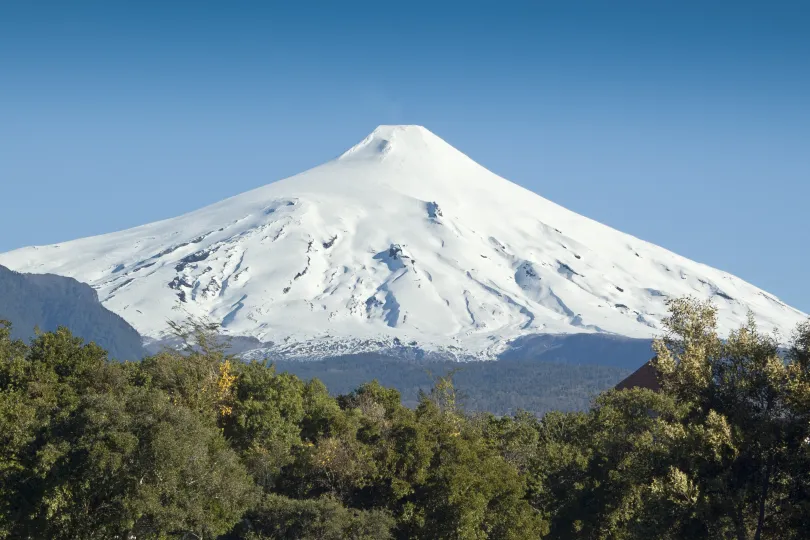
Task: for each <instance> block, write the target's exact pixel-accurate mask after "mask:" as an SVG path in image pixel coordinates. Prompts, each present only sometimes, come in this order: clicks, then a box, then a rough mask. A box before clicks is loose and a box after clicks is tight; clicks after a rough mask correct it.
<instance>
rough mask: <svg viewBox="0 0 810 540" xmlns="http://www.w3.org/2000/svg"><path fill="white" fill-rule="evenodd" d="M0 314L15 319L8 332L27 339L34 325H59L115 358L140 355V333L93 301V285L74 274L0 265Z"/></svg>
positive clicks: (48, 328)
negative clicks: (23, 270) (18, 269)
mask: <svg viewBox="0 0 810 540" xmlns="http://www.w3.org/2000/svg"><path fill="white" fill-rule="evenodd" d="M0 319H5V320H8V321H11V322H13V323H14V326H13V330H12V331H13V336H14V337H15V338H19V339H26V340H27V339H29V338H30V337H32V336H33V335H34V329H35V328H39V329H40V330H44V331H53V330H56V329H57V327H59V326H66V327H68V328H70V330H71V332H73V333H74V334H75V335H77V336H80V337H82V338H84V339H86V340H87V341H94V342H96V343H98V344H99V345H100V346H102V347H104V348H105V349H106V350H107V351H109V353H110V356H111V357H113V358H117V359H120V360H133V359H139V358H141V357H142V356H143V355H144V354H145V351H144V350H143V347H142V345H141V336H140V335H139V334H138V332H137V331H136V330H135V329H134V328H132V327H131V326H130V325H129V324H128V323H127V322H126V321H125V320H124V319H122V318H121V317H119V316H118V315H116V314H115V313H113V312H112V311H109V310H108V309H106V308H105V307H104V306H102V305H101V303H100V302H99V301H98V296H97V295H96V291H94V290H93V289H92V287H90V286H89V285H86V284H84V283H80V282H78V281H76V280H75V279H72V278H68V277H62V276H56V275H53V274H20V273H18V272H14V271H12V270H9V269H8V268H6V267H4V266H0Z"/></svg>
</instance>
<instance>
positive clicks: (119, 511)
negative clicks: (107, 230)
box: [0, 300, 810, 540]
mask: <svg viewBox="0 0 810 540" xmlns="http://www.w3.org/2000/svg"><path fill="white" fill-rule="evenodd" d="M671 307H672V314H671V317H670V319H669V320H668V325H669V328H670V334H669V335H668V337H667V338H666V339H662V340H661V341H658V342H656V343H655V345H654V346H655V351H656V353H657V358H656V360H655V364H656V367H657V368H658V370H659V372H660V378H661V382H662V384H663V388H664V391H662V392H661V393H653V392H651V391H649V390H642V389H636V390H625V391H620V392H617V391H610V392H607V393H604V394H602V395H600V396H599V397H598V398H597V399H596V400H595V402H594V403H593V406H592V408H591V409H590V410H589V411H587V412H570V413H563V412H552V413H548V414H546V415H544V416H543V417H542V418H537V417H536V416H534V415H531V414H528V413H517V414H515V415H513V416H503V417H496V416H493V415H488V414H480V413H478V414H469V413H465V412H464V411H463V410H461V408H460V407H459V406H458V404H457V399H456V392H455V388H454V386H453V384H452V381H451V379H450V378H449V377H439V378H437V380H436V382H435V385H434V386H433V389H432V391H430V392H429V393H427V394H423V395H421V396H420V397H419V400H418V403H417V404H416V406H415V407H414V408H408V407H405V406H403V405H402V402H401V399H400V396H399V394H398V392H396V391H395V390H391V389H387V388H385V387H383V386H381V385H380V384H378V383H376V382H371V383H368V384H364V385H362V386H360V387H359V388H358V389H356V390H354V391H352V392H350V393H347V394H345V395H342V396H339V397H337V398H335V397H332V396H330V395H329V393H328V392H327V390H326V387H325V386H324V385H323V384H322V383H320V382H318V381H317V380H313V381H309V382H305V381H303V380H301V379H299V378H297V377H295V376H294V375H291V374H287V373H279V372H277V371H276V370H275V368H274V366H271V365H265V364H262V363H258V362H253V363H249V364H244V363H240V362H235V361H233V359H231V358H229V357H228V356H227V355H226V354H225V353H224V352H223V350H222V349H221V348H220V347H219V346H218V345H217V344H216V343H215V342H212V341H211V339H210V333H209V330H210V329H206V328H204V327H201V326H200V325H193V326H192V327H190V328H187V329H182V328H180V329H178V330H180V331H181V332H182V333H184V334H185V335H186V337H187V338H188V346H187V347H186V348H185V350H182V351H164V352H161V353H159V354H157V355H154V356H151V357H148V358H146V359H144V360H143V361H142V362H136V363H116V362H110V361H108V360H107V356H106V353H105V351H104V350H103V349H101V348H100V347H98V346H96V345H94V344H84V343H83V342H82V340H81V339H78V338H76V337H74V336H72V335H71V334H70V332H68V330H66V329H59V330H57V331H55V332H52V333H45V334H41V335H39V336H37V337H36V338H35V339H34V340H33V342H32V343H31V344H30V345H26V344H24V343H23V342H21V341H15V340H12V339H11V338H10V329H9V328H8V325H0V538H15V539H16V538H21V539H29V538H31V539H33V538H37V539H39V538H49V539H51V538H52V539H77V538H78V539H96V538H99V539H101V538H119V539H130V538H138V539H144V538H184V539H191V538H195V539H203V538H206V539H208V538H217V537H220V538H225V539H248V538H250V539H270V538H290V539H292V538H298V539H339V538H352V539H384V538H403V539H404V538H417V539H437V538H438V539H441V538H447V539H484V538H499V539H500V538H503V539H511V538H514V539H526V538H552V539H635V538H644V539H647V538H662V539H676V538H690V539H691V538H705V539H709V538H730V539H737V540H744V539H760V538H780V539H787V538H803V537H806V533H805V531H807V530H810V444H809V443H810V325H804V326H801V327H799V328H798V329H797V332H796V335H795V336H794V339H793V345H792V347H791V348H790V350H789V351H788V353H787V355H786V356H784V357H780V356H779V348H778V346H777V342H776V340H774V339H773V338H771V337H769V336H764V335H761V334H760V333H758V332H757V330H756V328H755V326H754V325H753V323H751V324H749V325H748V326H746V327H744V328H741V329H740V330H739V331H738V332H736V333H734V334H733V335H732V336H731V337H730V338H729V339H728V340H725V341H723V340H720V339H719V338H718V336H717V334H716V332H715V312H714V310H713V309H712V308H711V306H709V305H704V304H700V303H697V302H695V301H692V300H679V301H675V302H673V303H672V306H671Z"/></svg>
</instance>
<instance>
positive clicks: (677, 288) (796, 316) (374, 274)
mask: <svg viewBox="0 0 810 540" xmlns="http://www.w3.org/2000/svg"><path fill="white" fill-rule="evenodd" d="M223 180H225V179H223ZM561 180H564V179H561ZM628 211H632V209H628ZM743 225H744V224H742V223H741V227H742V226H743ZM0 263H2V264H6V265H8V266H9V267H11V268H14V269H16V270H18V271H25V272H35V273H45V272H48V273H56V274H60V275H65V276H71V277H74V278H76V279H79V280H81V281H84V282H87V283H89V284H90V285H91V286H92V287H93V288H94V289H96V290H97V291H98V294H99V297H100V299H101V301H102V302H103V304H104V305H105V306H106V307H107V308H109V309H110V310H112V311H114V312H115V313H117V314H119V315H121V316H122V317H123V318H124V319H126V320H127V321H128V322H129V323H131V324H132V325H133V326H134V327H135V328H136V329H138V331H139V332H141V334H143V335H144V336H147V337H148V338H150V339H152V340H161V339H162V338H164V333H165V331H166V329H167V326H166V321H167V319H176V318H177V317H178V314H180V316H185V315H184V313H183V312H185V313H186V314H192V315H195V316H200V317H206V318H208V319H210V320H212V321H214V322H218V323H220V324H221V325H222V328H223V331H224V332H226V333H227V334H229V335H232V336H244V337H246V338H252V339H255V340H256V343H257V350H256V351H255V352H256V354H270V355H272V356H275V357H278V358H308V359H312V358H326V357H334V356H340V355H351V354H361V353H371V352H375V353H376V352H380V351H391V350H397V351H405V353H406V354H416V355H419V354H434V355H438V356H440V357H445V358H446V357H451V358H455V359H472V358H498V357H499V356H502V355H503V354H505V353H507V352H508V351H509V350H510V348H511V347H512V345H513V344H515V343H517V344H518V345H521V344H522V345H523V346H528V344H529V342H528V341H526V340H527V338H529V337H531V336H537V335H560V334H580V333H586V334H602V335H606V336H624V337H629V338H637V339H643V340H648V339H650V338H651V337H653V336H655V335H657V334H659V333H660V331H661V328H662V325H661V321H662V319H663V318H664V317H665V316H666V315H667V307H666V300H667V299H668V298H672V297H680V296H684V295H687V294H690V295H693V296H696V297H698V298H703V299H710V300H712V301H713V302H714V303H715V304H716V305H717V307H718V323H719V329H720V331H721V333H728V332H729V331H730V330H731V329H734V328H737V327H738V326H739V325H740V324H741V323H743V322H745V320H746V317H747V314H748V311H749V310H751V312H752V313H753V314H754V317H755V318H756V320H757V321H758V322H759V324H760V325H761V328H762V329H763V330H765V331H768V332H769V331H772V330H778V331H780V332H781V333H782V335H783V336H787V335H789V332H790V331H791V330H792V329H793V328H794V326H795V325H796V324H797V323H798V322H799V321H802V320H804V319H805V318H806V315H805V314H804V313H802V312H800V311H798V310H796V309H794V308H792V307H790V306H788V305H786V304H785V303H784V302H782V301H780V300H779V299H778V298H776V297H774V296H773V295H771V294H769V293H767V292H765V291H763V290H760V289H758V288H757V287H755V286H753V285H751V284H749V283H746V282H745V281H743V280H741V279H739V278H737V277H734V276H732V275H730V274H728V273H726V272H723V271H720V270H716V269H713V268H710V267H708V266H706V265H703V264H700V263H697V262H694V261H691V260H689V259H686V258H684V257H681V256H679V255H676V254H674V253H672V252H670V251H668V250H666V249H663V248H661V247H658V246H655V245H653V244H650V243H648V242H645V241H643V240H640V239H638V238H635V237H633V236H630V235H627V234H624V233H621V232H619V231H617V230H615V229H612V228H610V227H607V226H605V225H602V224H600V223H597V222H595V221H593V220H590V219H588V218H586V217H583V216H580V215H578V214H576V213H574V212H571V211H569V210H567V209H565V208H562V207H560V206H558V205H556V204H554V203H553V202H551V201H548V200H546V199H544V198H542V197H541V196H539V195H537V194H535V193H532V192H531V191H528V190H526V189H524V188H522V187H520V186H518V185H516V184H514V183H512V182H509V181H508V180H505V179H503V178H501V177H499V176H497V175H496V174H494V173H492V172H490V171H488V170H487V169H485V168H484V167H482V166H481V165H479V164H477V163H476V162H474V161H473V160H472V159H470V158H469V157H467V156H466V155H464V154H462V153H461V152H459V151H458V150H456V149H455V148H453V147H452V146H450V145H449V144H447V143H446V142H445V141H443V140H442V139H440V138H439V137H437V136H436V135H434V134H433V133H431V132H430V131H428V130H427V129H425V128H422V127H419V126H380V127H379V128H377V129H376V130H374V132H373V133H371V135H369V136H368V137H367V138H366V139H364V140H363V141H362V142H360V143H359V144H357V145H355V146H354V147H352V148H351V149H350V150H349V151H347V152H345V153H344V154H343V155H341V156H340V157H338V158H337V159H334V160H332V161H329V162H327V163H325V164H324V165H321V166H319V167H316V168H314V169H311V170H309V171H306V172H303V173H301V174H299V175H296V176H294V177H291V178H288V179H286V180H282V181H279V182H274V183H271V184H268V185H266V186H263V187H260V188H258V189H255V190H253V191H249V192H247V193H243V194H241V195H237V196H234V197H231V198H229V199H226V200H224V201H221V202H219V203H216V204H213V205H211V206H208V207H206V208H202V209H200V210H197V211H194V212H191V213H189V214H185V215H183V216H180V217H177V218H174V219H167V220H164V221H160V222H156V223H151V224H148V225H143V226H140V227H136V228H133V229H129V230H126V231H121V232H115V233H111V234H106V235H102V236H97V237H92V238H84V239H80V240H75V241H71V242H66V243H63V244H57V245H52V246H44V247H28V248H23V249H19V250H15V251H11V252H8V253H5V254H1V255H0ZM178 304H179V305H180V306H181V307H182V308H183V309H182V310H176V309H175V308H176V307H177V305H178ZM533 347H534V346H533ZM543 347H545V345H543Z"/></svg>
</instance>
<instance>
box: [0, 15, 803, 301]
mask: <svg viewBox="0 0 810 540" xmlns="http://www.w3.org/2000/svg"><path fill="white" fill-rule="evenodd" d="M45 4H47V5H48V6H49V9H46V10H42V9H40V10H37V9H35V8H33V7H29V6H23V5H14V6H12V5H4V6H0V50H8V51H14V52H15V54H14V55H8V56H6V57H4V58H3V59H1V60H0V63H2V64H1V65H2V69H0V77H2V79H3V83H2V84H0V118H3V119H4V121H3V122H0V147H2V148H4V149H5V152H4V156H3V158H2V159H0V178H2V179H3V181H2V185H3V187H4V190H5V191H6V196H4V197H2V198H0V226H2V227H3V229H4V230H5V231H7V233H6V234H5V235H3V237H2V238H1V239H0V252H6V251H10V250H13V249H17V248H21V247H25V246H30V245H48V244H54V243H61V242H66V241H69V240H74V239H79V238H83V237H87V236H95V235H99V234H105V233H110V232H114V231H118V230H123V229H128V228H131V227H136V226H139V225H143V224H147V223H151V222H154V221H158V220H161V219H167V218H172V217H176V216H179V215H181V214H185V213H188V212H190V211H194V210H197V209H200V208H203V207H205V206H207V205H209V204H214V203H216V202H218V201H220V200H222V199H224V198H227V197H230V196H234V195H238V194H239V193H243V192H245V191H249V190H251V189H254V188H256V187H260V186H262V185H266V184H268V183H272V182H275V181H277V180H281V179H285V178H288V177H290V176H293V175H295V174H297V173H300V172H303V171H305V170H307V169H310V168H312V167H314V166H317V165H319V164H321V163H325V162H327V161H329V160H330V159H333V158H335V157H337V156H339V155H340V154H341V153H342V152H344V151H346V150H348V149H349V148H350V147H351V146H352V145H354V144H356V143H358V142H360V141H361V140H362V139H363V137H365V136H366V135H368V134H369V133H371V131H372V130H373V129H374V127H375V126H377V125H391V124H394V125H403V124H404V125H421V126H424V127H425V128H426V129H428V130H429V131H431V132H433V133H434V134H436V135H437V136H438V137H440V138H442V139H443V140H445V141H446V142H447V143H448V144H450V145H452V146H453V147H455V148H457V149H458V150H459V151H460V152H462V153H464V154H466V155H467V156H469V157H470V158H471V159H473V160H475V161H476V162H478V163H480V164H481V165H482V166H483V167H485V168H487V169H489V170H491V171H492V172H493V173H495V174H497V175H498V176H501V177H503V178H505V179H507V180H509V181H512V182H515V183H517V184H519V185H521V186H523V187H525V188H526V189H529V190H531V191H533V192H534V193H537V194H538V195H540V196H541V197H543V198H546V199H548V200H550V201H553V202H555V203H557V204H559V205H561V206H563V207H565V208H567V209H569V210H571V211H573V212H576V213H578V214H581V215H584V216H586V217H589V218H591V219H594V220H596V221H598V222H600V223H603V224H605V225H608V226H610V227H612V228H614V229H617V230H619V231H622V232H624V233H627V234H630V235H633V236H635V237H638V238H640V239H642V240H645V241H648V242H651V243H653V244H657V245H659V246H661V247H663V248H665V249H668V250H670V251H673V252H675V253H677V254H679V255H682V256H684V257H687V258H689V259H692V260H695V261H698V262H701V263H704V264H707V265H709V266H712V267H715V268H718V269H721V270H724V271H727V272H729V273H731V274H734V275H736V276H738V277H740V278H741V279H743V280H745V281H747V282H750V283H752V284H754V285H755V286H757V287H759V288H761V289H764V290H766V291H768V292H771V293H773V294H775V295H776V296H778V297H779V298H781V299H783V300H784V301H786V302H787V303H789V304H790V305H792V306H794V307H796V308H798V309H800V310H802V311H803V312H805V313H807V312H810V286H808V285H807V283H806V281H805V279H804V275H805V274H806V272H805V271H804V268H806V266H807V264H808V263H810V254H809V253H808V250H807V249H802V248H801V245H803V244H804V243H806V241H805V242H804V243H803V242H802V240H801V238H803V237H805V236H806V232H805V233H802V232H801V231H802V230H804V231H807V230H810V214H808V213H807V212H806V209H805V208H804V207H805V201H806V200H807V196H808V195H810V186H809V185H808V184H810V182H808V181H807V180H808V179H810V163H808V160H807V159H806V155H804V152H806V150H807V149H806V141H807V140H810V127H808V126H810V122H808V121H807V120H808V119H810V105H808V103H807V101H806V98H805V97H804V96H806V95H809V94H810V74H808V72H807V69H806V58H807V57H808V56H809V55H810V37H808V36H807V35H806V32H803V28H804V23H805V22H807V21H810V8H807V7H804V6H801V5H799V6H797V5H793V4H790V5H785V6H778V7H777V6H771V7H770V8H769V7H768V6H765V7H762V6H758V7H752V6H742V5H740V6H738V9H736V10H733V11H729V10H725V9H722V8H721V7H719V6H711V7H705V6H701V5H700V4H698V3H685V4H683V5H679V6H678V7H672V6H660V7H657V8H652V7H647V8H645V9H635V8H634V7H632V6H630V7H628V4H623V5H616V6H614V7H613V8H610V9H608V8H593V9H591V10H589V11H587V12H586V13H579V12H577V10H576V9H567V8H562V7H555V8H552V7H534V8H528V7H523V8H522V9H521V10H516V11H520V12H519V13H517V12H516V11H509V10H497V9H490V10H478V11H476V9H474V7H475V6H471V7H470V8H469V10H468V11H465V12H458V11H454V10H449V9H447V7H445V6H441V7H436V8H434V9H433V10H432V11H428V10H425V9H424V7H423V6H421V5H419V4H418V3H417V4H414V5H412V6H410V9H409V10H396V11H397V12H399V13H398V14H399V15H400V17H399V18H397V17H395V16H394V12H393V11H387V10H386V9H385V8H382V9H380V10H379V11H378V12H375V13H369V12H367V11H364V10H363V9H362V7H359V8H358V6H352V7H349V6H344V8H345V9H344V10H336V8H335V7H333V6H329V5H324V6H323V7H322V8H321V9H319V10H303V11H300V10H299V9H298V8H297V7H285V8H278V9H276V8H271V7H267V6H264V5H261V4H251V3H248V5H247V7H245V8H243V9H242V10H235V9H234V10H227V9H222V8H218V9H217V8H206V7H205V6H194V5H191V4H185V3H182V2H181V3H178V4H176V5H173V6H170V7H161V6H160V5H159V4H157V3H149V2H146V3H143V4H141V5H139V6H137V7H136V6H105V5H104V4H103V3H100V2H81V3H79V4H76V5H73V6H65V5H60V4H59V3H55V2H54V3H51V4H48V3H45ZM38 5H40V6H42V4H38ZM417 34H420V37H419V39H416V37H417ZM684 217H686V218H687V219H684ZM752 221H754V224H753V225H754V226H752ZM774 261H777V262H778V264H774Z"/></svg>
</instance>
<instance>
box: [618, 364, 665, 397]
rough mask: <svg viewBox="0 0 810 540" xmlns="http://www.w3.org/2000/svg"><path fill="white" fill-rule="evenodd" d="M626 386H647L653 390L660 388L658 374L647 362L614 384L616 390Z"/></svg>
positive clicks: (623, 388) (656, 390)
mask: <svg viewBox="0 0 810 540" xmlns="http://www.w3.org/2000/svg"><path fill="white" fill-rule="evenodd" d="M628 388H648V389H650V390H652V391H653V392H658V391H659V390H661V385H660V384H658V375H657V373H656V371H655V368H654V367H653V365H652V363H650V362H647V363H646V364H644V365H643V366H641V367H640V368H638V369H637V370H635V371H634V372H633V373H631V374H630V376H628V377H627V378H626V379H625V380H623V381H622V382H620V383H619V384H617V385H616V390H625V389H628Z"/></svg>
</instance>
